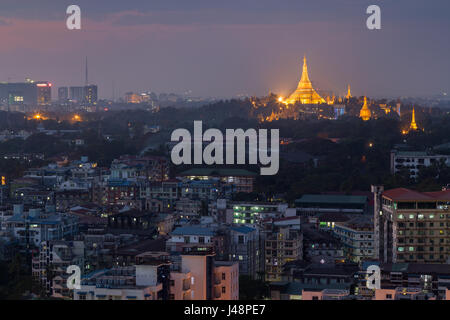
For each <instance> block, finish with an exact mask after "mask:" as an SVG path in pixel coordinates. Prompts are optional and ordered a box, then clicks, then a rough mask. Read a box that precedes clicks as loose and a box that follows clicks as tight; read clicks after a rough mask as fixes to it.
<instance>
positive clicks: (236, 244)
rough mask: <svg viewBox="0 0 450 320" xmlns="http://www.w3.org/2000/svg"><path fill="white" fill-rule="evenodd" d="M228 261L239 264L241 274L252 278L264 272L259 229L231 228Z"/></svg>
mask: <svg viewBox="0 0 450 320" xmlns="http://www.w3.org/2000/svg"><path fill="white" fill-rule="evenodd" d="M229 237H230V240H229V246H228V250H227V251H228V255H229V258H228V260H230V261H236V262H238V263H239V274H241V275H248V276H250V277H252V278H254V279H255V278H256V277H257V276H258V272H261V271H263V268H264V266H261V264H260V263H261V261H260V260H261V259H260V256H261V254H262V249H261V248H260V239H259V232H258V229H255V228H250V227H247V226H234V227H230V228H229Z"/></svg>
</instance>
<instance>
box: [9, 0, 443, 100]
mask: <svg viewBox="0 0 450 320" xmlns="http://www.w3.org/2000/svg"><path fill="white" fill-rule="evenodd" d="M71 4H77V5H79V6H80V7H81V10H82V30H80V31H77V30H73V31H70V30H67V28H66V17H67V16H66V8H67V6H69V5H71ZM371 4H378V5H379V6H380V7H381V21H382V29H381V30H375V31H371V30H368V29H367V28H366V19H367V17H368V15H367V14H366V8H367V7H368V6H369V5H371ZM449 16H450V1H448V0H433V1H426V0H386V1H377V0H371V1H366V0H314V1H313V0H309V1H303V0H229V1H223V0H221V1H216V0H177V1H172V0H126V1H125V0H123V1H122V0H121V1H116V0H95V1H94V0H69V1H67V0H1V3H0V39H1V41H0V81H23V80H24V79H25V78H26V77H30V78H32V79H35V80H49V81H52V82H53V83H54V86H55V87H58V86H70V85H82V84H83V83H84V80H83V79H84V74H83V72H84V65H83V64H84V59H85V57H86V56H88V59H89V80H90V82H91V83H94V84H98V85H99V96H100V97H101V98H111V97H112V86H113V85H112V84H113V81H114V83H115V87H116V91H117V92H116V97H117V96H118V95H123V94H124V93H125V92H127V91H141V90H145V91H147V90H151V91H155V92H157V93H160V92H174V93H182V92H184V91H186V90H191V91H192V94H193V95H194V96H203V97H205V96H219V97H233V96H236V95H237V94H250V95H264V94H267V93H268V92H269V91H272V92H277V93H280V94H282V95H287V94H288V93H290V91H292V90H293V89H294V88H295V86H296V84H297V81H298V80H299V78H300V72H301V62H302V57H303V55H304V54H306V56H307V59H308V66H309V75H310V78H311V80H312V81H313V83H314V85H315V86H316V87H317V88H318V89H322V90H331V91H334V92H335V93H337V94H344V92H345V90H346V87H347V84H350V85H351V86H352V93H353V94H354V95H358V96H359V95H368V96H377V97H380V96H404V95H413V96H420V95H429V94H439V93H442V92H449V91H450V41H449V38H450V18H449ZM55 94H56V91H55V92H54V95H55Z"/></svg>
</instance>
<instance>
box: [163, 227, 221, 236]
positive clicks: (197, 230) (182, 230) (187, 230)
mask: <svg viewBox="0 0 450 320" xmlns="http://www.w3.org/2000/svg"><path fill="white" fill-rule="evenodd" d="M171 234H172V235H178V236H182V235H196V236H211V237H212V236H214V235H215V232H214V229H212V228H207V227H191V226H188V227H178V228H176V229H175V230H173V231H172V233H171Z"/></svg>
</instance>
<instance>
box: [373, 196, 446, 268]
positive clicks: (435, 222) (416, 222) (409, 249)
mask: <svg viewBox="0 0 450 320" xmlns="http://www.w3.org/2000/svg"><path fill="white" fill-rule="evenodd" d="M378 190H379V192H377V193H376V197H377V196H378V197H380V200H378V201H377V200H376V201H375V203H376V205H375V212H374V223H375V226H374V228H375V236H376V239H375V241H376V247H377V250H378V252H377V255H378V257H375V258H379V259H380V261H382V262H392V263H396V262H412V263H449V262H450V212H449V208H450V190H446V191H437V192H417V191H414V190H409V189H405V188H398V189H392V190H387V191H384V192H383V191H382V189H380V188H379V189H378Z"/></svg>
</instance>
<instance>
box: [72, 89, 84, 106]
mask: <svg viewBox="0 0 450 320" xmlns="http://www.w3.org/2000/svg"><path fill="white" fill-rule="evenodd" d="M69 99H70V100H72V101H76V102H78V103H81V102H83V100H84V87H70V88H69Z"/></svg>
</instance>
